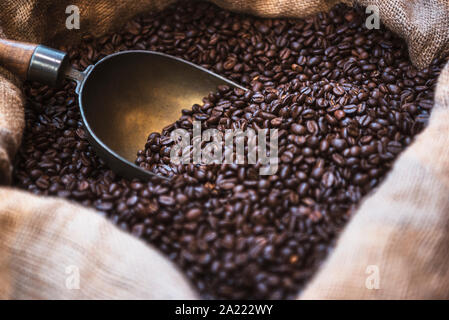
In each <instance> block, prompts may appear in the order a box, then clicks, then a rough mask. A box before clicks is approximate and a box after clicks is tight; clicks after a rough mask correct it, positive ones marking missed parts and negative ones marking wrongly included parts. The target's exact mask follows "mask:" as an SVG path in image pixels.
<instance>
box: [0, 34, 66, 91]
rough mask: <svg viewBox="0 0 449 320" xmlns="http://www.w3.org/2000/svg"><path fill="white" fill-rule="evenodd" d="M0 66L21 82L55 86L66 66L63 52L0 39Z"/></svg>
mask: <svg viewBox="0 0 449 320" xmlns="http://www.w3.org/2000/svg"><path fill="white" fill-rule="evenodd" d="M0 66H2V67H4V68H5V69H7V70H9V71H11V72H12V73H14V74H15V75H17V76H18V77H19V78H21V79H22V80H31V81H38V82H41V83H43V84H47V85H51V86H57V85H59V84H60V83H61V82H62V80H63V78H64V70H65V69H66V68H67V66H68V58H67V54H66V53H65V52H62V51H60V50H56V49H52V48H49V47H46V46H44V45H37V44H31V43H26V42H19V41H14V40H6V39H0Z"/></svg>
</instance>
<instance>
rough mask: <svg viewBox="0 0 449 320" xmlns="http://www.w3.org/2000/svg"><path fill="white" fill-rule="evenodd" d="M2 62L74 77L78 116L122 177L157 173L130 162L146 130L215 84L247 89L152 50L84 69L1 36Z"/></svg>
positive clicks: (56, 78) (36, 74)
mask: <svg viewBox="0 0 449 320" xmlns="http://www.w3.org/2000/svg"><path fill="white" fill-rule="evenodd" d="M0 66H3V67H5V68H6V69H8V70H10V71H11V72H13V73H15V74H16V75H17V76H19V77H21V78H22V79H23V80H31V81H38V82H41V83H43V84H47V85H51V86H57V85H58V84H60V83H61V82H62V80H63V79H64V78H68V79H71V80H73V81H75V82H76V84H77V85H76V93H77V94H78V97H79V107H80V111H81V117H82V119H83V122H84V125H85V127H86V129H87V133H88V139H89V141H90V143H91V144H92V146H93V148H94V150H95V151H96V153H97V154H98V155H99V156H100V157H101V158H102V159H103V160H104V161H105V162H106V163H107V164H108V165H109V167H110V168H111V169H112V170H113V171H114V172H116V173H117V174H119V175H121V176H123V177H126V178H130V179H132V178H139V179H148V178H150V177H152V176H155V174H154V173H151V172H149V171H146V170H144V169H142V168H140V167H139V166H137V165H135V164H134V160H135V159H136V157H137V151H138V150H139V149H141V148H142V147H143V146H144V145H145V143H146V139H147V136H148V134H149V133H151V132H158V131H161V130H162V128H164V127H165V126H167V125H169V124H171V123H173V122H175V121H176V120H177V119H178V118H179V117H180V115H181V110H182V109H186V108H188V107H190V106H192V105H193V104H195V103H201V101H202V98H203V97H205V96H207V95H208V93H209V92H211V91H215V90H216V88H217V86H218V85H228V86H231V87H236V88H240V89H244V90H246V89H245V88H243V87H241V86H240V85H238V84H236V83H234V82H232V81H229V80H227V79H225V78H223V77H221V76H219V75H217V74H215V73H213V72H210V71H208V70H206V69H204V68H202V67H199V66H197V65H195V64H193V63H190V62H188V61H185V60H182V59H179V58H176V57H173V56H170V55H167V54H163V53H158V52H152V51H140V50H139V51H123V52H119V53H115V54H112V55H109V56H107V57H105V58H103V59H102V60H100V61H99V62H98V63H96V64H95V65H92V66H89V67H87V68H86V70H84V71H83V72H80V71H78V70H75V69H73V68H72V67H70V66H69V63H68V59H67V55H66V53H65V52H62V51H59V50H55V49H51V48H48V47H46V46H43V45H33V44H28V43H21V42H16V41H10V40H2V39H0Z"/></svg>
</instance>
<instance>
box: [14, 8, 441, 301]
mask: <svg viewBox="0 0 449 320" xmlns="http://www.w3.org/2000/svg"><path fill="white" fill-rule="evenodd" d="M365 16H366V15H365V13H364V11H363V9H352V8H348V7H345V6H342V5H339V6H336V7H335V8H333V9H332V10H331V11H330V12H329V13H320V14H318V15H316V16H313V17H308V18H306V19H261V18H256V17H251V16H243V15H240V14H235V13H230V12H227V11H224V10H222V9H219V8H218V7H216V6H214V5H212V4H208V3H203V2H198V1H184V2H180V3H178V4H175V5H173V6H171V7H169V8H168V9H166V10H164V11H163V12H160V13H157V14H154V15H149V16H143V17H139V18H136V19H134V20H133V21H132V22H130V23H128V24H127V25H126V26H125V27H124V28H122V29H121V31H119V32H118V33H114V34H109V35H104V36H102V37H101V38H95V37H94V36H89V37H85V38H84V40H83V41H82V43H81V44H80V45H79V46H77V47H62V48H61V49H63V50H66V51H67V52H68V55H69V58H70V60H71V63H72V65H73V66H74V67H76V68H78V69H84V68H85V67H86V66H87V65H89V64H94V63H96V62H97V61H99V60H100V59H102V58H103V57H105V56H106V55H108V54H111V53H114V52H118V51H123V50H136V49H138V50H154V51H159V52H164V53H167V54H171V55H174V56H177V57H180V58H183V59H186V60H189V61H191V62H193V63H196V64H198V65H201V66H202V67H204V68H207V69H209V70H211V71H214V72H216V73H218V74H220V75H222V76H224V77H227V78H229V79H231V80H233V81H235V82H237V83H240V84H242V85H243V86H245V87H247V88H248V89H251V90H250V91H248V92H244V91H243V90H238V89H235V90H233V89H231V88H229V87H228V86H221V87H220V88H217V92H214V93H211V94H209V95H208V96H207V97H205V98H204V100H203V103H202V104H201V105H194V106H185V110H183V111H182V112H180V114H179V120H178V121H176V122H174V123H172V124H171V125H169V126H167V127H166V128H165V129H164V130H163V131H162V132H159V133H152V134H150V135H149V137H148V140H147V144H146V145H142V150H141V151H139V153H138V154H137V155H136V163H137V164H138V165H140V166H141V167H143V168H144V169H146V170H149V171H152V172H156V173H159V174H163V175H166V176H170V177H171V178H172V180H171V181H166V180H160V179H156V178H155V179H154V180H151V181H145V182H143V181H137V180H133V181H128V180H125V179H122V178H120V177H118V176H117V175H116V174H115V173H113V172H112V171H111V170H110V169H109V168H108V167H107V166H106V165H105V164H104V162H103V161H102V160H101V159H99V158H98V157H97V156H95V153H94V151H93V149H92V147H91V146H90V144H89V142H88V141H87V140H86V139H87V136H86V131H85V129H84V128H83V127H82V121H81V117H80V114H79V110H78V106H77V101H78V99H77V96H76V94H75V92H74V89H75V88H74V84H72V83H68V82H67V83H65V85H64V86H63V88H62V89H59V90H57V89H52V88H50V87H47V86H40V85H38V84H35V83H27V84H26V85H25V93H26V95H27V105H26V110H25V118H26V129H25V133H24V136H23V144H22V146H21V149H20V151H19V154H18V156H17V164H16V167H15V171H14V184H15V186H17V187H20V188H22V189H25V190H28V191H30V192H32V193H35V194H38V195H53V196H59V197H63V198H67V199H70V200H74V201H77V202H79V203H81V204H82V205H85V206H88V207H92V208H95V209H97V210H98V211H100V212H102V213H103V214H105V215H106V216H107V217H108V218H109V219H110V220H111V221H112V222H113V223H115V224H117V225H118V226H119V227H121V228H123V229H125V230H127V231H129V232H131V233H132V234H134V235H135V236H137V237H140V238H141V239H143V240H144V241H147V242H148V243H150V244H152V245H153V246H154V247H156V248H158V249H159V250H161V251H162V252H163V253H164V254H165V255H166V256H167V257H168V258H170V259H172V260H173V261H174V262H175V263H176V264H177V265H178V266H179V267H180V268H181V269H182V270H184V271H185V274H186V275H187V277H188V278H189V279H190V281H191V282H192V284H193V285H194V286H195V287H196V288H197V289H198V291H199V292H200V294H201V295H202V296H203V297H205V298H223V299H249V298H251V299H267V298H277V299H281V298H294V297H295V296H296V295H297V294H298V292H299V291H300V290H301V289H302V288H303V287H304V285H305V283H306V282H307V281H308V280H309V279H310V278H311V276H312V275H313V274H314V272H315V271H316V270H317V268H318V267H319V265H320V263H321V262H322V261H323V259H324V258H325V256H326V254H327V253H328V252H329V251H330V250H331V248H332V245H333V242H334V240H335V238H336V236H337V235H338V233H339V232H340V230H341V229H342V228H343V226H344V225H345V223H346V221H347V220H348V218H349V217H350V216H351V214H352V213H353V211H354V209H355V208H356V207H357V205H358V204H359V202H360V200H361V199H362V197H363V196H365V195H367V194H368V193H369V192H370V191H371V190H372V189H373V188H374V187H376V186H377V185H378V184H379V183H380V182H381V181H382V180H383V178H384V177H385V174H386V173H387V172H388V170H389V169H390V168H391V167H392V164H393V161H394V159H395V158H396V157H397V155H398V154H400V152H401V151H402V150H403V149H404V148H405V147H406V146H407V145H409V144H410V143H411V142H412V141H413V137H414V136H415V135H416V134H417V133H419V132H420V131H421V130H422V128H423V127H424V126H425V124H426V123H427V121H428V119H429V114H430V112H431V108H432V105H433V103H432V101H433V95H434V87H435V83H436V79H437V76H438V75H439V73H440V70H441V67H442V65H443V64H444V62H445V61H441V60H438V59H435V60H434V61H433V62H432V65H431V66H429V67H428V68H427V69H426V70H425V71H418V70H417V69H416V68H414V67H413V66H412V64H411V63H410V61H409V58H408V54H407V48H406V45H405V43H404V41H402V40H400V39H399V38H398V37H397V36H395V35H394V34H393V33H391V32H390V31H388V30H386V29H385V28H384V27H382V28H381V29H380V30H369V29H367V28H366V26H365V24H364V21H365V19H364V17H365ZM360 17H363V18H362V19H360ZM174 94H176V93H174ZM194 120H202V121H203V123H204V125H205V126H207V127H208V128H213V129H217V130H219V131H221V132H224V131H225V130H226V129H230V128H251V129H254V130H257V129H264V128H268V129H274V128H276V129H278V130H279V133H280V135H279V140H278V142H279V158H280V159H281V161H280V163H279V168H278V170H277V172H275V174H274V175H271V176H261V175H259V167H258V165H252V164H248V163H245V164H241V165H237V164H231V165H229V164H224V165H220V164H209V165H197V164H193V163H191V164H188V165H182V164H181V165H174V164H172V163H170V159H169V154H170V150H171V148H172V145H173V141H172V140H171V139H170V133H171V132H172V131H173V130H175V129H177V128H184V129H186V130H188V131H191V130H192V122H193V121H194Z"/></svg>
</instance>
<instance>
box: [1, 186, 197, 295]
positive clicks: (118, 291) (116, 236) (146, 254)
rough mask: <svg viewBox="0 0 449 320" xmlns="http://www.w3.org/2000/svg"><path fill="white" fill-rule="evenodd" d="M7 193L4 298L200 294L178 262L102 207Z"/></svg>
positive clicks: (3, 210) (3, 228)
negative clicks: (109, 216)
mask: <svg viewBox="0 0 449 320" xmlns="http://www.w3.org/2000/svg"><path fill="white" fill-rule="evenodd" d="M0 199H2V201H0V230H1V232H0V253H1V254H0V299H30V298H32V299H117V298H120V299H194V298H196V295H195V293H194V291H193V290H192V289H191V288H190V286H189V285H188V283H187V281H186V280H185V279H184V277H183V276H182V275H181V273H180V272H179V271H178V270H177V269H176V268H175V266H174V265H172V264H171V263H170V262H169V261H168V260H166V259H165V258H164V257H163V256H162V255H161V254H160V253H158V252H157V251H156V250H154V249H152V248H149V247H148V246H147V245H145V244H144V243H142V242H141V241H139V240H137V239H135V238H134V237H132V236H131V235H128V234H126V233H124V232H122V231H120V230H118V229H117V228H116V227H115V226H113V225H112V224H111V223H109V222H108V221H107V220H106V219H104V218H103V217H100V216H99V215H98V214H95V213H93V212H92V211H90V210H87V209H84V208H82V207H80V206H77V205H72V204H68V203H67V202H65V201H62V200H57V199H44V198H37V197H35V196H31V195H29V194H26V193H23V192H19V191H13V190H8V189H1V190H0ZM30 204H32V205H30Z"/></svg>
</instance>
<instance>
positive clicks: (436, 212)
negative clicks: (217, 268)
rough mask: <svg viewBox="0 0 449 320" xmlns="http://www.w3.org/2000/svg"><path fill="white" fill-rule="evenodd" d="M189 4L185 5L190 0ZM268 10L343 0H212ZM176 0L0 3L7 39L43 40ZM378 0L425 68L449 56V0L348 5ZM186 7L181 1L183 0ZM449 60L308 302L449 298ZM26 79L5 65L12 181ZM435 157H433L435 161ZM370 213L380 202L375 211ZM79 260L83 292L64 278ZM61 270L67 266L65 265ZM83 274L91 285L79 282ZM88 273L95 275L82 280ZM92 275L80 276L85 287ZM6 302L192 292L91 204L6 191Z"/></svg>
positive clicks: (297, 12) (4, 169) (3, 120)
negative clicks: (406, 144) (423, 123)
mask: <svg viewBox="0 0 449 320" xmlns="http://www.w3.org/2000/svg"><path fill="white" fill-rule="evenodd" d="M183 1H188V0H183ZM211 1H212V2H214V3H216V4H217V5H219V6H221V7H223V8H226V9H229V10H233V11H238V12H243V13H248V14H255V15H259V16H264V17H303V16H307V15H311V14H314V13H317V12H320V11H326V10H328V9H329V8H331V7H332V6H333V5H335V4H336V3H337V2H340V1H337V0H211ZM172 2H174V1H171V0H133V1H124V0H97V1H89V0H2V1H1V2H0V37H2V38H9V39H15V40H22V41H28V42H35V43H45V44H48V45H60V44H67V43H70V44H75V43H76V42H77V41H79V39H81V37H82V36H83V34H84V33H94V34H95V35H97V36H101V35H102V34H104V33H105V32H109V31H113V30H114V29H117V28H119V27H120V26H121V25H122V24H123V23H125V22H126V21H127V20H129V19H130V18H131V17H133V16H135V15H136V14H138V13H142V12H148V11H158V10H162V9H163V8H164V7H165V6H168V5H169V4H171V3H172ZM341 2H345V3H347V4H349V5H351V4H353V3H358V4H361V5H377V6H378V7H379V11H380V17H381V19H382V21H383V22H384V23H385V25H386V26H387V27H388V28H390V29H391V30H393V31H395V32H396V33H398V34H399V35H400V36H401V37H403V38H404V39H405V41H406V42H407V44H408V47H409V52H410V57H411V59H412V62H413V63H414V64H415V65H416V66H417V67H419V68H422V67H425V66H427V65H428V64H429V63H430V62H431V61H432V60H433V59H434V58H435V57H437V56H441V55H445V54H447V53H448V51H449V32H448V30H449V2H448V1H447V0H414V1H409V0H371V1H369V0H358V1H351V0H342V1H341ZM68 5H77V6H78V7H79V8H80V16H81V25H82V28H81V30H80V31H74V30H70V31H68V30H67V29H66V28H65V19H66V17H67V15H66V13H65V9H66V7H67V6H68ZM180 5H182V1H181V2H180ZM448 72H449V71H448V67H446V69H445V73H444V75H443V76H442V78H441V79H440V81H439V86H438V88H439V89H438V99H437V105H436V107H435V110H434V111H433V115H432V119H431V122H430V125H429V127H428V128H427V129H426V130H425V131H424V133H423V134H422V135H421V136H419V138H418V140H417V141H416V142H415V143H414V144H413V145H412V146H411V147H410V148H409V149H408V150H407V151H406V152H405V153H404V154H403V155H402V156H401V157H400V159H399V160H398V162H397V163H396V165H395V167H394V170H393V171H392V173H391V174H390V176H389V178H388V180H387V181H386V183H384V184H383V185H382V187H381V188H380V189H379V191H378V192H377V193H376V194H375V195H373V196H372V197H371V198H369V199H367V200H366V201H365V203H364V204H363V205H362V207H361V208H360V210H359V212H358V213H357V214H356V216H355V218H354V219H353V220H352V221H351V222H350V223H349V224H348V226H347V228H346V231H345V233H344V234H343V236H342V237H341V239H340V241H339V244H338V246H337V249H336V250H335V252H334V254H333V255H332V256H331V257H330V259H329V260H328V261H327V263H326V265H325V267H324V268H323V269H322V271H321V272H320V273H319V275H318V277H316V279H315V280H314V281H313V282H312V283H311V285H310V286H309V288H308V289H307V291H306V292H305V293H304V295H303V298H430V297H432V298H443V297H447V291H448V290H447V288H448V286H449V283H448V281H449V280H448V272H447V271H446V270H444V269H443V268H444V266H446V265H447V262H448V253H447V252H449V250H448V247H449V245H448V243H449V242H448V236H447V235H446V234H445V230H447V227H448V221H449V220H448V212H449V211H448V210H447V209H448V206H449V201H448V200H447V194H448V191H449V190H448V188H449V172H448V170H449V169H447V168H449V163H448V162H449V154H448V152H449V151H448V148H447V147H446V146H447V145H448V143H447V142H448V141H446V137H448V136H449V125H448V124H447V123H449V111H448V110H447V109H448V108H449V102H448V98H447V97H448V95H449V93H448V92H447V90H448V89H447V88H448V86H449V80H448V78H449V77H448ZM20 86H21V84H20V83H19V82H18V81H17V80H16V79H15V78H14V76H13V75H11V74H9V73H8V72H6V71H5V70H3V69H1V68H0V184H3V185H7V184H9V183H10V181H11V169H12V166H11V163H12V162H11V161H12V159H13V158H14V156H15V154H16V152H17V150H18V148H19V145H20V140H21V135H22V132H23V128H24V110H23V108H24V98H23V96H22V93H21V88H20ZM432 155H433V156H432ZM373 208H375V209H373ZM369 265H374V266H377V267H378V268H379V272H380V274H379V276H380V288H381V289H380V290H369V289H367V288H366V286H365V284H366V278H367V274H366V273H365V272H366V268H367V266H369ZM67 266H77V267H78V268H79V270H80V274H81V279H80V281H82V283H84V284H85V286H83V285H81V288H82V289H80V290H69V289H67V287H66V285H65V280H66V279H67V274H65V273H64V270H65V269H64V268H66V267H67ZM61 270H62V271H61ZM83 279H84V280H83ZM86 279H88V280H87V281H86ZM84 281H85V282H84ZM0 297H1V298H58V299H65V298H160V299H163V298H180V299H182V298H195V294H194V293H193V292H192V290H191V289H190V287H189V286H188V285H187V283H186V282H185V280H184V278H183V277H182V276H181V275H180V274H179V272H178V271H177V270H176V268H175V267H174V266H172V265H171V264H170V263H168V262H166V261H165V259H164V258H163V257H161V256H160V255H159V254H158V253H156V251H155V250H154V249H153V248H151V247H148V246H146V245H143V244H142V243H141V242H140V241H138V240H136V239H134V238H132V237H130V236H128V235H125V234H123V233H122V232H121V231H119V230H117V229H116V228H115V227H114V226H112V224H110V223H109V222H107V221H106V220H104V219H103V218H101V217H99V216H97V215H96V214H95V213H94V212H93V211H90V210H86V209H82V208H80V207H78V206H74V205H72V204H70V203H68V202H65V201H62V200H55V199H45V200H44V199H39V198H36V197H34V196H31V195H29V194H27V193H24V192H19V191H15V190H11V189H8V188H0Z"/></svg>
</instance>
